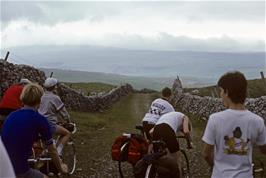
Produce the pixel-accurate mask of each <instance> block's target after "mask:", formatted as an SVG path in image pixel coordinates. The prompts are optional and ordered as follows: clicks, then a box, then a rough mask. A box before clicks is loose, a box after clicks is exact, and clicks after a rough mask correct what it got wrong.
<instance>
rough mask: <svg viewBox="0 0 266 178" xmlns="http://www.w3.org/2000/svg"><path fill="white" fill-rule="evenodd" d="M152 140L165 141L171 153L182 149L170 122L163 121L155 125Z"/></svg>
mask: <svg viewBox="0 0 266 178" xmlns="http://www.w3.org/2000/svg"><path fill="white" fill-rule="evenodd" d="M152 140H162V141H164V142H165V143H166V146H167V148H168V150H169V151H170V153H175V152H177V151H179V150H180V148H179V143H178V141H177V139H176V134H175V132H174V131H173V129H172V128H171V127H170V126H169V125H168V124H165V123H162V124H159V125H156V126H155V127H154V131H153V138H152ZM154 150H155V151H156V148H154Z"/></svg>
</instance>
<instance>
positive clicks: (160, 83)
mask: <svg viewBox="0 0 266 178" xmlns="http://www.w3.org/2000/svg"><path fill="white" fill-rule="evenodd" d="M41 70H42V71H44V72H45V74H46V76H50V74H51V72H53V76H54V77H56V78H58V79H59V80H60V81H63V82H71V83H80V82H82V83H87V82H90V83H91V82H100V83H106V84H111V85H121V84H124V83H129V84H131V85H132V86H133V87H134V88H135V89H138V90H140V89H143V88H150V89H154V90H157V91H159V90H161V89H162V88H163V87H165V86H168V87H172V84H173V81H174V79H175V78H174V77H173V78H166V77H165V78H159V77H135V76H126V75H118V74H110V73H101V72H84V71H73V70H61V69H46V68H41ZM181 80H182V84H183V85H184V86H186V87H200V86H207V85H210V84H212V83H208V80H204V79H202V80H199V79H197V78H193V77H190V78H188V77H186V78H181ZM205 81H207V82H205Z"/></svg>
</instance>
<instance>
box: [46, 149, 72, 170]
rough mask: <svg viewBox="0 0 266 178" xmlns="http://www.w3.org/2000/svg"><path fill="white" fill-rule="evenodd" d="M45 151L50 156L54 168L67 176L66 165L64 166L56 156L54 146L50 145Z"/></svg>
mask: <svg viewBox="0 0 266 178" xmlns="http://www.w3.org/2000/svg"><path fill="white" fill-rule="evenodd" d="M47 149H48V152H49V155H50V156H51V158H52V160H53V163H54V164H55V166H56V168H57V169H58V170H59V171H60V172H61V173H63V174H67V173H68V168H67V165H66V164H64V163H63V162H62V161H61V160H60V158H59V156H58V153H57V150H56V148H55V146H54V144H50V145H48V146H47Z"/></svg>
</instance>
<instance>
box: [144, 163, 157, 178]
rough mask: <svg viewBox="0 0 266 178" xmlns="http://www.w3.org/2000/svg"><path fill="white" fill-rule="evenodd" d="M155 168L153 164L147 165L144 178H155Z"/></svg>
mask: <svg viewBox="0 0 266 178" xmlns="http://www.w3.org/2000/svg"><path fill="white" fill-rule="evenodd" d="M156 175H157V174H156V167H155V166H154V165H153V164H150V165H148V167H147V170H146V173H145V178H156V177H157V176H156Z"/></svg>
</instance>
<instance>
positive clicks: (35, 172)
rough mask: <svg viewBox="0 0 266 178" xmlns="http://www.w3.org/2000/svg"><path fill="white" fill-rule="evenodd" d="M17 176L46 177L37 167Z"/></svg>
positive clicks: (26, 177) (20, 177) (22, 177)
mask: <svg viewBox="0 0 266 178" xmlns="http://www.w3.org/2000/svg"><path fill="white" fill-rule="evenodd" d="M16 176H17V178H44V174H43V173H41V172H40V171H39V170H36V169H29V170H28V171H27V172H26V173H24V174H19V175H16Z"/></svg>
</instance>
